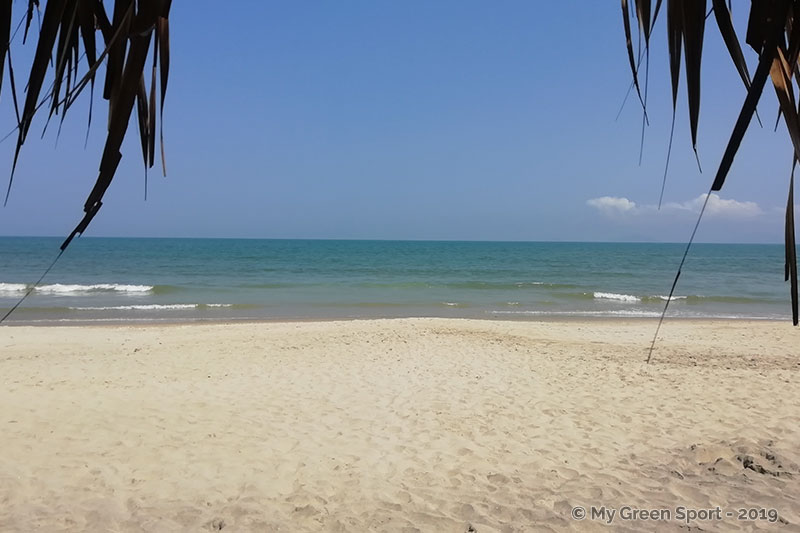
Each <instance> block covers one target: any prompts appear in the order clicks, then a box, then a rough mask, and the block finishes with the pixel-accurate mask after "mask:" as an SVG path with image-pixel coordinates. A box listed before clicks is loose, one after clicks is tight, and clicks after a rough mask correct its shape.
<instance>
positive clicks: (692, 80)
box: [622, 0, 800, 325]
mask: <svg viewBox="0 0 800 533" xmlns="http://www.w3.org/2000/svg"><path fill="white" fill-rule="evenodd" d="M635 4H636V6H635V9H632V8H630V6H629V4H628V0H622V9H623V18H624V19H625V20H624V29H625V39H626V47H627V51H628V57H629V59H630V60H631V61H630V63H631V65H630V66H631V72H632V73H633V80H634V84H636V85H637V87H638V78H639V76H638V72H637V71H638V68H639V66H638V65H637V64H636V63H635V62H634V61H633V60H632V50H633V45H632V43H631V31H630V27H631V24H630V21H629V18H632V17H635V19H636V20H637V21H638V24H639V27H640V28H642V33H643V34H644V47H645V50H646V51H648V50H649V46H650V41H651V38H650V36H651V35H652V32H653V27H654V25H655V22H656V17H657V14H658V8H659V7H660V6H661V1H660V0H658V1H657V4H656V10H655V12H654V14H653V15H652V17H651V16H650V12H651V10H650V0H636V2H635ZM711 4H712V6H711V10H712V11H713V13H714V19H715V20H716V22H717V28H718V30H719V32H720V35H721V36H722V39H723V41H724V42H725V46H726V48H727V49H728V53H729V54H730V57H731V61H732V62H733V65H734V67H735V68H736V70H737V72H738V73H739V76H740V77H741V78H742V82H743V83H744V85H745V88H746V89H747V96H746V97H745V100H744V103H743V105H742V109H741V111H740V112H739V116H738V119H737V120H736V124H735V125H734V128H733V131H732V132H731V137H730V140H729V141H728V144H727V147H726V149H725V152H724V154H723V156H722V160H721V162H720V164H719V167H718V168H717V171H716V175H715V177H714V182H713V183H712V185H711V189H710V191H709V193H710V192H711V191H719V190H720V189H721V188H722V186H723V184H724V183H725V178H726V177H727V175H728V172H729V171H730V169H731V165H732V164H733V160H734V157H735V156H736V152H737V151H738V150H739V146H740V145H741V142H742V139H743V137H744V134H745V132H746V131H747V128H748V126H749V125H750V122H751V120H752V118H753V116H754V114H756V106H757V105H758V102H759V100H760V99H761V94H762V92H763V89H764V85H765V84H766V82H767V79H771V80H772V84H773V86H774V88H775V92H776V95H777V99H778V104H779V112H780V116H781V117H782V118H783V122H784V123H785V124H786V128H787V131H788V133H789V138H790V139H791V141H792V145H793V147H794V154H793V159H794V162H795V164H796V162H797V161H798V160H800V114H799V113H798V111H799V108H798V102H797V99H796V98H795V94H794V84H796V85H798V88H800V69H798V66H800V64H799V63H798V60H799V59H800V0H752V3H751V6H750V14H749V19H748V24H747V35H746V38H745V41H746V43H747V44H748V45H750V48H752V49H753V50H754V51H755V53H756V54H757V55H758V66H757V67H756V70H755V73H754V74H753V77H752V79H751V78H750V74H749V71H748V69H747V64H746V63H745V58H744V54H743V52H742V47H741V45H740V43H739V38H738V37H737V36H736V32H735V31H734V27H733V23H732V22H731V15H730V6H729V5H728V4H726V2H725V0H712V2H711ZM666 9H667V22H666V24H667V47H668V51H669V64H670V74H671V81H672V113H673V127H674V116H675V110H676V108H677V94H678V84H679V82H680V71H681V51H682V50H683V63H684V64H685V67H686V87H687V100H688V104H689V124H690V128H691V136H692V147H693V148H694V151H695V154H696V153H697V125H698V122H699V116H700V74H701V63H702V55H703V36H704V31H705V23H706V20H707V18H708V16H709V15H710V13H707V12H706V9H707V2H706V0H667V7H666ZM795 15H797V18H795ZM795 22H797V24H795ZM640 101H641V104H642V106H643V107H644V106H645V101H644V100H640ZM671 144H672V140H671V138H670V146H671ZM793 168H794V166H793ZM793 176H794V170H792V178H791V179H790V187H789V201H788V204H787V208H786V224H785V228H786V231H785V245H786V264H785V272H786V281H790V295H791V302H792V303H791V305H792V322H793V323H794V325H797V324H798V284H797V258H796V249H795V225H794V212H793V209H794V201H793V194H794V187H793V181H794V178H793ZM664 177H665V179H666V171H665V176H664ZM662 194H663V189H662ZM701 216H702V213H701ZM695 230H696V228H695ZM689 244H690V245H691V241H690V243H689ZM684 258H685V256H684ZM678 275H680V270H679V274H678ZM676 279H677V278H676ZM673 288H674V285H673ZM667 305H669V301H668V302H667Z"/></svg>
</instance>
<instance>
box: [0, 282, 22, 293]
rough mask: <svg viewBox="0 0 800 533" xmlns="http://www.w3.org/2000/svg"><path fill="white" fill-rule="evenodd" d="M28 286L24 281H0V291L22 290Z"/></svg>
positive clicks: (12, 291)
mask: <svg viewBox="0 0 800 533" xmlns="http://www.w3.org/2000/svg"><path fill="white" fill-rule="evenodd" d="M26 290H28V286H27V285H25V284H24V283H0V293H14V292H24V291H26Z"/></svg>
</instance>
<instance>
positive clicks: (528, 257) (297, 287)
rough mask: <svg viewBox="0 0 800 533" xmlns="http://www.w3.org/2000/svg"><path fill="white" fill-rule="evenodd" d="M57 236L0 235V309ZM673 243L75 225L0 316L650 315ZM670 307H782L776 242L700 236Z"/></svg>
mask: <svg viewBox="0 0 800 533" xmlns="http://www.w3.org/2000/svg"><path fill="white" fill-rule="evenodd" d="M60 243H61V239H53V238H27V237H26V238H16V237H11V238H0V309H5V310H7V309H9V308H10V307H11V306H12V305H13V304H14V303H15V302H16V301H17V299H19V297H20V296H21V295H22V294H23V293H24V291H25V290H26V288H27V287H29V286H30V284H31V283H33V282H34V281H35V280H36V279H37V278H38V277H39V276H40V275H41V273H42V272H44V270H45V268H47V266H48V265H49V263H50V262H51V261H52V259H53V258H54V257H55V255H56V254H57V252H58V246H59V244H60ZM683 249H684V245H682V244H638V243H520V242H508V243H504V242H430V241H313V240H249V239H248V240H246V239H242V240H239V239H122V238H120V239H105V238H79V239H76V240H75V241H74V242H73V244H72V245H71V247H70V248H69V249H68V250H67V252H66V253H65V254H64V256H63V257H62V258H61V260H60V261H59V263H58V264H57V265H56V267H55V268H54V269H53V270H52V271H51V272H50V274H49V275H48V276H47V277H46V278H45V279H44V281H43V282H42V284H41V286H40V287H39V288H38V289H36V290H35V291H34V292H33V293H32V295H31V297H30V298H28V300H26V301H25V303H24V304H23V305H22V306H21V307H20V308H19V309H17V311H15V313H14V314H13V315H12V316H11V317H10V318H9V320H8V322H7V323H17V324H20V323H64V322H86V321H160V320H216V319H260V318H266V319H287V318H358V317H398V316H441V317H479V318H523V319H524V318H542V317H547V316H584V317H585V316H598V317H655V316H658V315H659V313H660V311H661V309H662V307H663V304H664V301H665V298H666V295H667V294H668V293H669V289H670V286H671V284H672V279H673V277H674V275H675V271H676V269H677V266H678V263H679V262H680V258H681V255H682V253H683ZM675 296H676V297H677V298H676V299H675V300H674V301H673V302H672V303H671V304H670V312H669V316H676V317H717V318H772V319H788V318H790V308H789V298H788V285H787V284H785V283H784V282H783V248H782V246H780V245H751V244H740V245H729V244H698V245H695V246H694V247H693V248H692V252H691V254H690V256H689V258H688V260H687V262H686V265H685V267H684V270H683V274H682V276H681V280H680V282H679V284H678V288H677V290H676V292H675Z"/></svg>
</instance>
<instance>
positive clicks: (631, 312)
mask: <svg viewBox="0 0 800 533" xmlns="http://www.w3.org/2000/svg"><path fill="white" fill-rule="evenodd" d="M489 314H492V315H522V316H576V317H580V316H586V317H588V316H596V317H604V316H607V317H614V316H617V317H620V316H621V317H632V318H658V317H660V316H661V313H658V312H655V311H644V310H639V309H617V310H608V311H489Z"/></svg>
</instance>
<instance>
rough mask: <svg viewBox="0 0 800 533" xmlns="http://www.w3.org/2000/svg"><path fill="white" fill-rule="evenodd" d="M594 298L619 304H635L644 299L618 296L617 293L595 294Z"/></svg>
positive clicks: (625, 295)
mask: <svg viewBox="0 0 800 533" xmlns="http://www.w3.org/2000/svg"><path fill="white" fill-rule="evenodd" d="M592 296H593V297H594V298H595V299H599V300H616V301H618V302H628V303H633V302H640V301H642V299H641V298H639V297H638V296H633V295H631V294H617V293H615V292H595V293H593V294H592Z"/></svg>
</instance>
